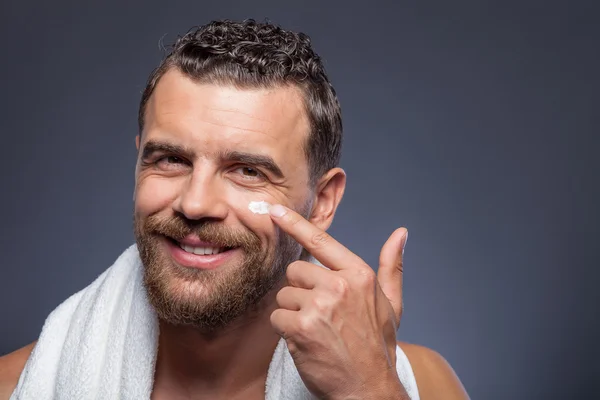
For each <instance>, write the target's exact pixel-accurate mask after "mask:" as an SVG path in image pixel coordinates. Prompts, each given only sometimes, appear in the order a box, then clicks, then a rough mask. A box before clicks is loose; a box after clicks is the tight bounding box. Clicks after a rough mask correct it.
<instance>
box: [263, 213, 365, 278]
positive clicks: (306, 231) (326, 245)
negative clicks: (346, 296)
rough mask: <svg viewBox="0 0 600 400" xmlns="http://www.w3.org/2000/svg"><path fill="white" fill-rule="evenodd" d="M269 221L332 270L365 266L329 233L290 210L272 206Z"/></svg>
mask: <svg viewBox="0 0 600 400" xmlns="http://www.w3.org/2000/svg"><path fill="white" fill-rule="evenodd" d="M269 214H270V215H271V219H272V220H273V222H275V224H276V225H277V226H279V227H280V228H281V229H282V230H283V231H284V232H286V233H287V234H289V235H290V236H291V237H293V238H294V239H295V240H296V241H297V242H298V243H300V245H302V247H304V248H305V249H306V251H308V252H309V253H310V254H311V255H312V256H313V257H314V258H316V259H317V260H318V261H319V262H321V263H322V264H323V265H325V266H326V267H328V268H330V269H332V270H336V271H339V270H343V269H348V268H352V267H354V268H356V266H366V264H365V262H364V261H363V260H362V259H361V258H360V257H359V256H357V255H356V254H354V253H353V252H351V251H350V250H348V249H347V248H346V247H345V246H344V245H342V244H341V243H340V242H338V241H337V240H335V239H334V238H333V237H332V236H331V235H330V234H329V233H327V232H325V231H324V230H322V229H320V228H318V227H316V226H315V225H313V224H311V223H310V222H309V221H307V220H306V219H305V218H304V217H302V216H301V215H300V214H298V213H297V212H295V211H294V210H292V209H289V208H287V207H284V206H282V205H281V204H274V205H272V206H271V207H270V208H269Z"/></svg>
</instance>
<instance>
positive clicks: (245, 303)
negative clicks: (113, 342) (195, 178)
mask: <svg viewBox="0 0 600 400" xmlns="http://www.w3.org/2000/svg"><path fill="white" fill-rule="evenodd" d="M134 232H135V237H136V243H137V247H138V250H139V254H140V258H141V260H142V264H143V265H144V286H145V288H146V292H147V294H148V298H149V301H150V304H152V306H153V307H154V309H155V310H156V312H157V315H158V318H159V319H160V320H162V321H164V322H166V323H168V324H172V325H175V326H192V327H194V328H197V329H199V330H200V331H202V332H204V333H207V334H210V333H214V332H216V331H220V330H222V329H224V328H226V327H227V326H229V325H230V324H232V322H234V321H236V320H238V319H239V318H240V317H242V316H250V315H252V314H253V313H256V312H258V311H259V310H260V308H261V302H262V300H263V299H264V298H265V296H266V295H267V294H268V293H269V292H271V291H272V290H273V289H274V288H275V287H276V285H277V284H278V283H279V282H281V281H282V280H283V278H284V276H285V271H286V269H287V266H288V265H289V264H290V263H292V262H293V261H295V260H298V259H299V257H300V254H301V252H302V247H301V246H300V245H299V244H298V243H297V242H295V241H294V240H293V239H292V238H291V237H290V236H289V235H287V234H285V233H283V232H282V231H281V230H279V229H278V230H277V232H278V237H277V240H276V245H275V246H274V248H270V249H269V248H268V249H263V246H262V245H261V240H260V238H259V237H258V236H257V235H256V234H255V233H254V232H252V231H250V230H248V229H233V228H231V227H227V226H226V225H224V224H223V223H221V222H218V221H214V220H208V219H207V220H198V221H192V220H188V219H186V218H185V217H183V216H180V215H174V216H170V217H164V216H162V217H161V216H159V215H157V214H153V215H150V216H148V217H147V218H145V219H141V218H139V217H138V216H137V215H136V216H134ZM188 235H193V236H195V237H196V238H198V239H200V240H202V241H206V242H209V243H211V244H213V245H214V246H218V247H225V248H236V251H238V252H239V251H241V254H242V255H243V258H242V260H241V261H236V262H234V263H231V262H229V263H226V264H223V265H221V266H219V267H218V268H216V269H214V270H202V269H197V268H190V267H183V266H181V265H178V264H177V263H176V262H175V261H174V260H173V259H172V258H171V256H170V255H169V254H168V250H167V249H166V244H165V241H166V240H173V241H179V240H182V239H183V238H185V237H186V236H188Z"/></svg>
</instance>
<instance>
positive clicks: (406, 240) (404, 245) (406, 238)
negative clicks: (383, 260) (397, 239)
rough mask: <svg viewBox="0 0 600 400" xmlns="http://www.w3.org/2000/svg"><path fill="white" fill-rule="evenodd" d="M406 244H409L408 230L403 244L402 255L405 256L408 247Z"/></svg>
mask: <svg viewBox="0 0 600 400" xmlns="http://www.w3.org/2000/svg"><path fill="white" fill-rule="evenodd" d="M406 242H408V230H407V231H406V233H405V234H404V243H403V244H402V255H404V248H405V247H406Z"/></svg>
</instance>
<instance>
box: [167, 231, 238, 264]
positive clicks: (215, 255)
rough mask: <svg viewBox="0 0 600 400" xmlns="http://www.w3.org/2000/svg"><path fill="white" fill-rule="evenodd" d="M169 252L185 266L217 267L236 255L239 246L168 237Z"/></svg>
mask: <svg viewBox="0 0 600 400" xmlns="http://www.w3.org/2000/svg"><path fill="white" fill-rule="evenodd" d="M166 239H167V244H168V247H169V252H170V253H171V256H172V257H173V259H174V260H175V261H176V262H177V263H178V264H179V265H181V266H183V267H189V268H200V269H215V268H217V267H219V266H221V265H222V264H223V263H224V262H225V261H227V260H228V259H229V258H231V257H232V256H234V255H235V253H237V252H238V251H237V250H238V249H239V248H238V247H221V246H218V245H215V244H211V243H206V242H199V241H196V242H195V243H190V241H189V240H185V239H184V241H183V242H180V241H177V240H175V239H172V238H166Z"/></svg>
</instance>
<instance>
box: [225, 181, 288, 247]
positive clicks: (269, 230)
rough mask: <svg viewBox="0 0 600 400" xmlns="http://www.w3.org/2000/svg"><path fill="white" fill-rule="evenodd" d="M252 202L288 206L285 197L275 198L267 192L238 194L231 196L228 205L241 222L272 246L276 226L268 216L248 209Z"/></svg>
mask: <svg viewBox="0 0 600 400" xmlns="http://www.w3.org/2000/svg"><path fill="white" fill-rule="evenodd" d="M251 201H266V202H267V203H270V204H274V203H282V204H286V201H285V199H284V198H283V196H274V195H272V194H269V193H265V192H244V193H240V192H236V193H235V196H231V197H230V199H229V201H228V203H229V207H230V210H231V212H232V213H233V214H235V216H236V219H237V220H239V222H240V223H241V224H242V225H244V226H246V227H247V228H248V229H250V230H251V231H252V232H254V233H255V234H257V235H258V236H259V237H260V239H261V240H262V241H263V242H265V243H267V245H272V244H273V243H275V240H276V229H275V224H274V223H273V221H271V217H270V216H269V215H268V214H255V213H253V212H252V211H250V209H249V208H248V205H249V204H250V202H251Z"/></svg>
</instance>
